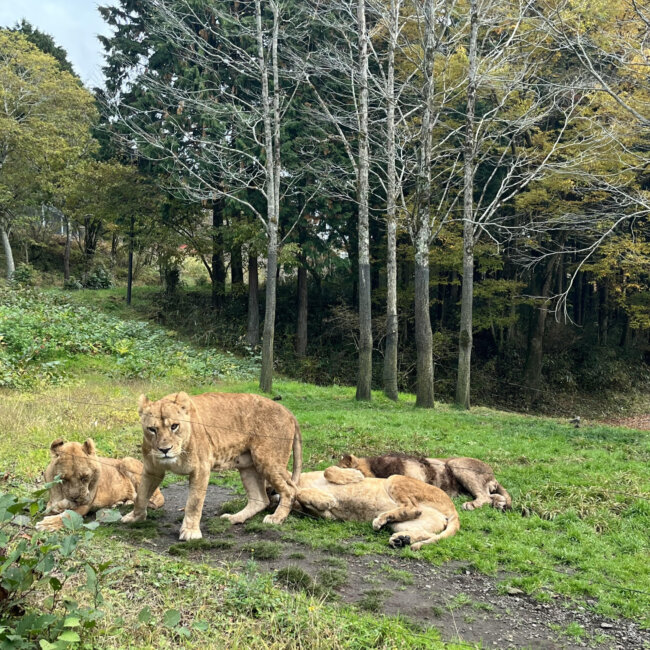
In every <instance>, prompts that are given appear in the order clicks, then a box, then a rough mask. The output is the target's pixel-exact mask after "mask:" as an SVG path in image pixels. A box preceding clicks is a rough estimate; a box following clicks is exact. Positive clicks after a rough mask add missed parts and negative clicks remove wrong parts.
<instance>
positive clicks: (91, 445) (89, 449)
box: [83, 438, 97, 456]
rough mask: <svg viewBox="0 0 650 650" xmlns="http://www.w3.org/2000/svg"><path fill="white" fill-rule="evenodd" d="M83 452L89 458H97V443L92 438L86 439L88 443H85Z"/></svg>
mask: <svg viewBox="0 0 650 650" xmlns="http://www.w3.org/2000/svg"><path fill="white" fill-rule="evenodd" d="M83 450H84V451H85V452H86V453H87V454H88V455H89V456H96V455H97V449H96V448H95V441H94V440H93V439H92V438H86V442H84V444H83Z"/></svg>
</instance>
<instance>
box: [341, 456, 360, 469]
mask: <svg viewBox="0 0 650 650" xmlns="http://www.w3.org/2000/svg"><path fill="white" fill-rule="evenodd" d="M338 465H339V467H349V468H351V469H358V467H359V459H358V458H357V457H356V456H353V455H352V454H345V456H343V458H341V460H340V461H339V462H338Z"/></svg>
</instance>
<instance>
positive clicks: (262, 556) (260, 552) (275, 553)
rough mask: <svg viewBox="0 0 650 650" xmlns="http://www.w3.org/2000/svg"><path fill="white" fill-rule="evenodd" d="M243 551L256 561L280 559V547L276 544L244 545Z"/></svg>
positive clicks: (257, 543)
mask: <svg viewBox="0 0 650 650" xmlns="http://www.w3.org/2000/svg"><path fill="white" fill-rule="evenodd" d="M245 550H247V551H250V553H251V557H253V558H255V559H256V560H275V559H277V558H278V557H280V554H281V552H282V545H281V544H278V543H277V542H255V543H254V544H246V547H245Z"/></svg>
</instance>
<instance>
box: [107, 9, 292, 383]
mask: <svg viewBox="0 0 650 650" xmlns="http://www.w3.org/2000/svg"><path fill="white" fill-rule="evenodd" d="M295 8H296V4H295V3H289V2H283V0H255V2H254V3H250V4H247V5H243V4H238V3H235V4H234V5H233V3H231V2H228V1H227V0H218V1H215V2H199V3H197V2H191V1H190V0H174V1H173V2H172V1H171V0H149V12H148V13H149V14H150V16H151V22H150V24H149V25H148V30H149V31H150V32H151V33H152V34H155V37H156V39H159V40H160V41H163V42H168V43H173V44H174V47H175V48H176V53H177V55H178V56H179V57H180V58H181V59H182V60H184V61H187V62H188V63H189V64H192V65H194V66H197V67H198V69H201V70H202V71H203V72H202V76H201V83H200V84H199V86H198V87H195V86H192V85H188V84H184V83H182V79H180V78H179V77H177V76H175V75H166V76H165V77H163V76H161V75H158V74H157V73H155V72H152V71H150V70H148V69H147V66H146V62H139V63H138V62H134V69H137V70H138V73H139V74H138V77H137V82H138V83H139V84H140V85H141V86H143V87H144V88H146V89H147V91H148V92H150V93H152V94H153V95H154V96H155V97H158V98H159V107H157V108H156V109H154V110H151V109H147V110H141V109H139V108H138V107H137V106H134V105H131V106H127V105H125V104H124V102H123V101H120V97H119V96H118V97H115V98H113V101H112V103H111V104H110V108H111V110H112V112H113V115H114V117H115V118H116V119H118V120H119V121H120V123H121V124H123V125H125V126H126V127H127V129H128V133H129V139H130V141H129V142H128V145H129V146H131V147H136V148H137V149H138V152H139V153H140V155H143V156H146V157H149V158H150V159H152V160H155V161H156V162H157V163H158V164H159V165H161V167H163V168H164V169H166V170H167V172H168V173H167V175H166V177H165V179H166V189H168V190H169V191H171V192H173V193H174V194H175V195H177V196H179V197H181V198H184V199H187V200H189V201H193V202H200V201H205V200H210V201H216V200H219V199H221V198H227V199H228V200H229V201H231V202H234V203H235V204H239V205H240V206H241V208H242V209H243V210H245V211H247V212H249V213H250V214H252V215H254V216H255V217H256V218H257V219H258V220H259V221H260V222H261V224H262V226H263V228H264V232H265V234H266V241H267V247H266V258H267V264H266V310H265V317H264V332H263V347H262V370H261V377H260V388H261V389H262V390H263V391H265V392H270V391H271V388H272V380H273V339H274V332H275V309H276V277H277V267H278V248H279V244H280V242H279V237H278V226H279V217H280V204H281V201H282V198H283V194H284V195H286V194H287V193H290V192H291V191H292V190H293V187H294V185H295V183H296V180H297V172H296V170H293V171H292V172H289V171H287V173H286V174H285V175H284V178H286V181H283V168H282V161H281V144H282V143H281V132H282V124H283V120H284V118H285V115H286V111H287V108H288V105H289V102H290V101H291V99H292V97H293V93H292V89H291V87H288V86H283V78H282V77H281V68H282V64H281V61H280V59H281V56H282V52H281V50H280V47H283V48H286V47H288V41H289V35H297V34H299V33H300V18H299V17H298V14H296V13H292V9H295ZM242 77H243V79H244V81H242ZM235 78H238V79H239V81H238V82H237V83H235V81H234V80H235ZM283 185H284V187H283ZM260 203H261V204H262V205H264V207H263V208H260V207H258V206H259V205H260ZM253 325H254V324H253ZM253 325H252V326H251V328H250V331H249V336H251V337H253V332H252V329H253Z"/></svg>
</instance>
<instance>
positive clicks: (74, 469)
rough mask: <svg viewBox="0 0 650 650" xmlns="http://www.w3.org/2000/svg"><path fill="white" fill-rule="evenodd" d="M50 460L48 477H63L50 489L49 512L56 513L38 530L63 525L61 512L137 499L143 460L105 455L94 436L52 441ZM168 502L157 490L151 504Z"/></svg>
mask: <svg viewBox="0 0 650 650" xmlns="http://www.w3.org/2000/svg"><path fill="white" fill-rule="evenodd" d="M50 456H51V460H50V464H49V465H48V466H47V469H46V470H45V480H46V481H48V482H51V481H53V480H54V479H55V477H56V476H60V477H61V483H57V484H55V485H53V486H52V488H51V489H50V498H49V501H48V504H47V509H46V513H53V514H51V515H49V516H47V517H45V518H44V519H43V521H40V522H38V524H36V528H37V529H38V530H59V529H61V528H63V520H62V515H61V513H62V512H63V511H64V510H74V511H75V512H76V513H78V514H80V515H81V516H83V515H85V514H87V513H89V512H94V511H95V510H99V509H100V508H112V507H113V506H117V505H122V504H123V503H128V502H129V501H131V502H132V501H133V499H135V495H136V491H137V488H138V484H139V483H140V477H141V476H142V471H143V467H142V463H141V462H140V461H139V460H136V459H135V458H129V457H128V456H127V457H126V458H103V457H102V456H98V455H97V451H96V449H95V443H94V442H93V440H92V438H88V439H87V440H86V442H84V443H83V444H80V443H78V442H64V441H63V440H62V439H60V438H59V439H58V440H55V441H54V442H53V443H52V444H51V445H50ZM164 502H165V498H164V497H163V495H162V493H161V492H160V490H156V491H155V492H154V493H153V495H152V497H151V500H150V502H149V506H150V507H151V508H160V507H161V506H162V505H163V503H164Z"/></svg>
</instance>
